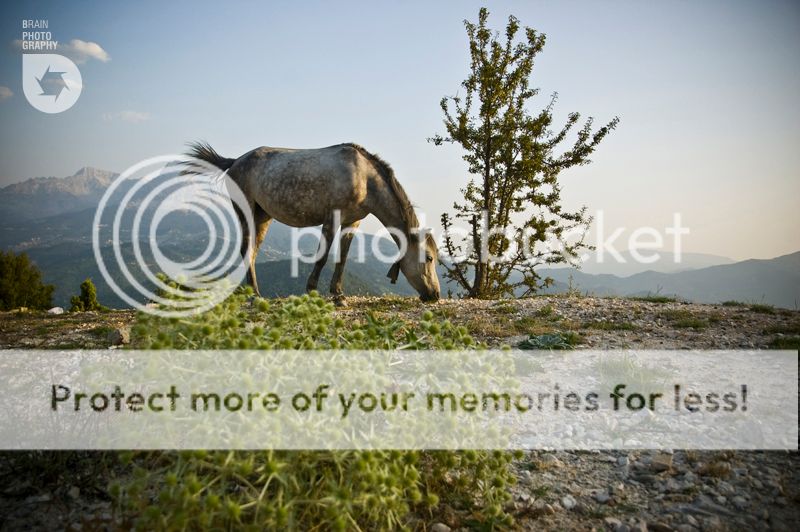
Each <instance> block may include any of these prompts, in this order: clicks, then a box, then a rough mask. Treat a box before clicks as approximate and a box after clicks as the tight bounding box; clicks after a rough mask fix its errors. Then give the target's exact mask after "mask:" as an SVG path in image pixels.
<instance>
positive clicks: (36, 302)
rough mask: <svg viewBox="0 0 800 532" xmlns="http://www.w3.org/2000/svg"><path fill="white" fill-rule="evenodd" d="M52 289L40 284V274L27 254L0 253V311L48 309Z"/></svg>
mask: <svg viewBox="0 0 800 532" xmlns="http://www.w3.org/2000/svg"><path fill="white" fill-rule="evenodd" d="M54 289H55V288H54V287H53V285H51V284H44V283H43V282H42V273H41V272H40V271H39V268H37V267H36V265H35V264H33V263H32V262H31V261H30V259H29V258H28V255H27V254H25V253H20V254H19V255H17V254H15V253H14V252H12V251H0V309H2V310H11V309H15V308H19V307H28V308H32V309H47V308H50V307H51V306H52V301H53V290H54Z"/></svg>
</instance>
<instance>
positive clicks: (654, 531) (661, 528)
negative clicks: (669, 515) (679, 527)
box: [647, 521, 675, 532]
mask: <svg viewBox="0 0 800 532" xmlns="http://www.w3.org/2000/svg"><path fill="white" fill-rule="evenodd" d="M647 530H649V531H650V532H673V531H674V530H675V529H674V528H672V527H671V526H669V525H668V524H666V523H662V522H660V521H652V522H649V523H647Z"/></svg>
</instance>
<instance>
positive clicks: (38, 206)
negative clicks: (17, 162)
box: [0, 166, 119, 227]
mask: <svg viewBox="0 0 800 532" xmlns="http://www.w3.org/2000/svg"><path fill="white" fill-rule="evenodd" d="M118 175H119V174H116V173H114V172H109V171H107V170H100V169H98V168H92V167H90V166H86V167H84V168H81V169H80V170H78V171H77V172H75V173H74V174H73V175H71V176H68V177H62V178H59V177H35V178H33V179H28V180H26V181H22V182H20V183H14V184H12V185H8V186H6V187H3V188H2V189H0V224H2V226H3V227H5V226H6V224H7V223H8V222H21V221H26V220H33V219H37V218H43V217H47V216H54V215H57V214H62V213H67V212H75V211H80V210H82V209H87V208H90V207H94V206H96V205H97V203H98V201H99V200H100V198H101V197H102V196H103V193H104V192H105V190H106V188H108V185H110V184H111V182H112V181H113V180H114V179H115V178H116V177H117V176H118Z"/></svg>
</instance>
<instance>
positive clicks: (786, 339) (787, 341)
mask: <svg viewBox="0 0 800 532" xmlns="http://www.w3.org/2000/svg"><path fill="white" fill-rule="evenodd" d="M769 347H770V348H771V349H800V336H778V337H776V338H773V339H772V340H771V341H770V343H769Z"/></svg>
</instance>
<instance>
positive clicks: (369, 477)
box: [112, 290, 514, 530]
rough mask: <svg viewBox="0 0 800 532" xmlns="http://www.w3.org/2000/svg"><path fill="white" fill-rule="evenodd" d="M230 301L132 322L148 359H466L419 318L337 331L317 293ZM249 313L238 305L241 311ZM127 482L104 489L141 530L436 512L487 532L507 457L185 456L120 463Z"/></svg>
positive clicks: (360, 523)
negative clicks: (285, 353)
mask: <svg viewBox="0 0 800 532" xmlns="http://www.w3.org/2000/svg"><path fill="white" fill-rule="evenodd" d="M250 295H251V293H250V292H249V290H248V291H245V292H243V293H239V294H236V295H234V296H231V297H230V298H229V299H228V300H226V301H225V302H223V303H221V304H220V305H218V306H217V307H215V308H214V309H212V310H210V311H208V312H206V313H205V314H203V315H201V316H197V317H195V318H192V319H181V320H169V319H163V318H157V317H153V316H147V315H140V316H139V318H138V323H137V325H136V326H135V327H134V329H133V341H134V345H135V346H136V347H138V348H149V349H162V348H165V349H166V348H170V349H187V348H193V349H219V348H254V349H255V348H257V349H396V348H399V349H467V348H473V349H474V348H476V347H477V348H480V347H482V346H479V345H476V343H475V342H474V340H473V339H472V337H471V336H470V335H469V334H468V332H467V330H466V329H465V328H464V327H457V326H455V325H453V324H452V323H451V322H450V321H449V320H447V319H441V318H440V317H437V316H435V315H434V314H433V313H432V312H430V311H425V312H423V313H422V315H421V316H420V319H419V320H418V321H417V322H415V323H406V322H403V321H400V320H398V319H396V318H387V319H383V318H379V317H376V316H375V315H370V316H368V317H367V318H366V320H365V321H363V322H355V323H351V324H345V323H344V321H343V320H342V319H340V318H337V317H336V316H335V314H334V307H333V305H332V304H331V303H329V302H326V301H325V300H324V299H322V298H321V297H319V296H318V295H317V294H316V293H314V294H312V295H305V296H301V297H297V296H293V297H289V298H287V299H285V300H282V301H267V300H264V299H255V300H252V299H248V298H250ZM249 300H250V302H249V303H248V301H249ZM125 459H126V460H127V461H129V462H131V463H132V468H133V471H134V474H133V475H132V478H131V480H130V481H127V482H125V483H124V484H122V485H115V486H113V487H112V493H113V494H115V496H116V497H117V498H118V499H119V501H120V502H121V503H122V507H123V508H125V509H126V511H127V512H128V514H129V515H130V516H131V518H132V519H133V521H134V523H135V525H136V526H137V528H141V529H164V528H169V529H173V528H174V529H206V528H211V529H231V528H252V529H260V530H261V529H266V530H274V529H285V528H290V529H324V530H328V529H333V530H344V529H359V528H360V529H363V530H379V529H397V528H402V527H406V526H410V516H411V515H413V514H417V515H420V514H427V513H430V512H431V511H432V510H433V509H434V508H436V507H437V506H438V505H439V504H441V503H447V504H449V505H452V506H455V507H457V508H459V509H462V510H465V511H469V512H470V514H471V516H473V517H476V518H478V519H479V520H481V521H482V522H484V523H486V525H487V527H488V528H492V527H496V526H498V525H505V526H510V525H511V524H512V520H511V517H510V516H509V515H507V514H506V513H505V512H504V511H503V506H504V504H505V503H506V502H507V500H508V492H507V486H508V484H509V483H511V482H513V481H514V476H513V475H512V473H511V470H510V468H509V463H510V460H511V455H510V454H509V453H506V452H492V451H464V452H442V451H437V452H418V451H258V452H250V451H248V452H243V451H230V452H229V451H190V452H180V453H164V452H151V453H138V454H127V455H126V456H125Z"/></svg>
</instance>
